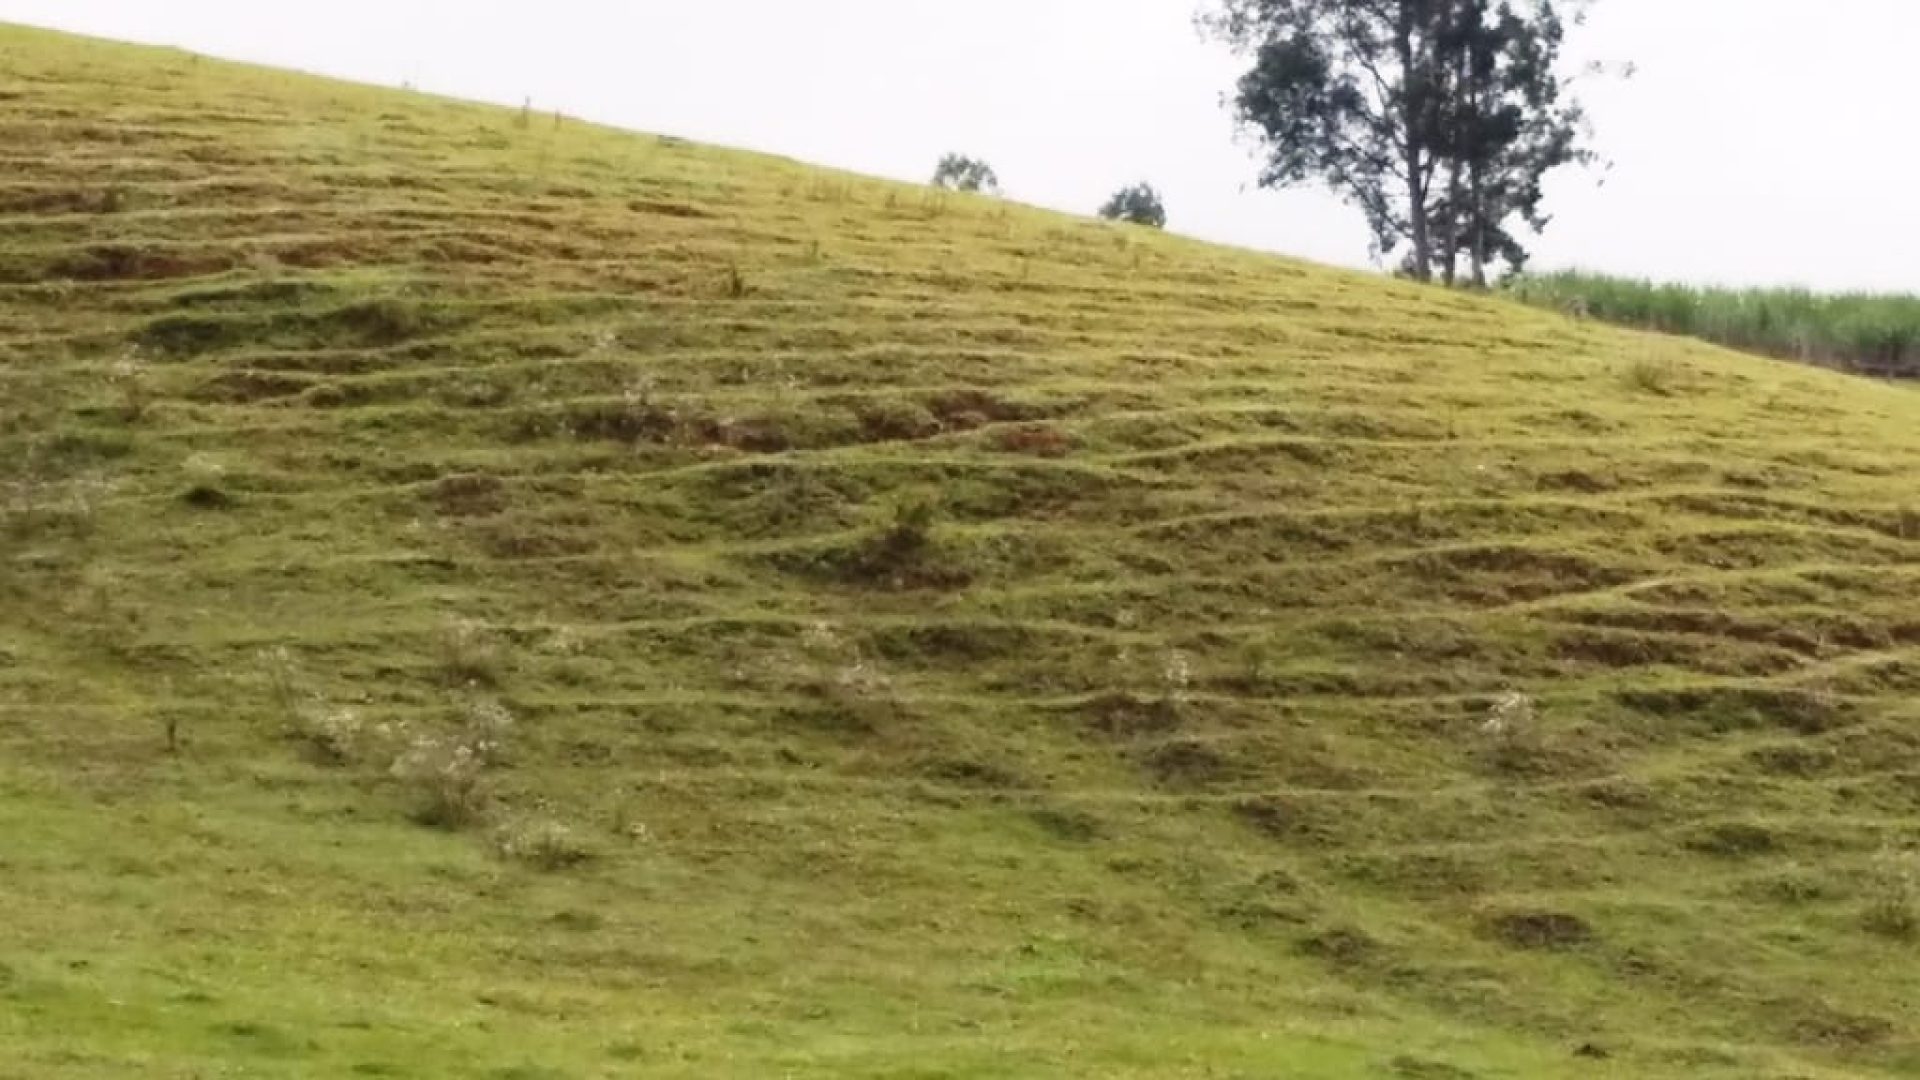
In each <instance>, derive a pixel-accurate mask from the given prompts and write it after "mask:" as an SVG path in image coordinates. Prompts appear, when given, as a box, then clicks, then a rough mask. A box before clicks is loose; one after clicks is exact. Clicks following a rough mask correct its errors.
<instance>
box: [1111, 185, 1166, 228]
mask: <svg viewBox="0 0 1920 1080" xmlns="http://www.w3.org/2000/svg"><path fill="white" fill-rule="evenodd" d="M1100 216H1101V217H1103V218H1106V219H1107V220H1108V221H1125V222H1128V223H1130V224H1134V225H1145V226H1147V227H1148V228H1153V229H1164V228H1166V226H1167V208H1166V206H1165V205H1164V204H1163V203H1162V202H1161V201H1160V193H1159V192H1158V191H1155V190H1154V188H1153V185H1152V184H1134V185H1133V186H1131V187H1124V188H1121V189H1120V190H1119V191H1116V192H1114V193H1113V197H1112V198H1111V199H1108V200H1107V201H1106V204H1105V205H1103V206H1101V207H1100Z"/></svg>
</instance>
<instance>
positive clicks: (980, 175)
mask: <svg viewBox="0 0 1920 1080" xmlns="http://www.w3.org/2000/svg"><path fill="white" fill-rule="evenodd" d="M933 186H934V187H937V188H940V189H942V190H945V191H968V192H978V193H980V194H985V195H998V194H999V193H1000V177H999V176H998V175H996V174H995V173H994V171H993V166H991V165H989V164H987V163H986V162H984V161H981V160H980V159H979V158H972V157H968V156H967V155H965V154H948V155H946V156H945V157H943V158H941V159H940V164H939V166H938V167H936V168H935V169H934V170H933Z"/></svg>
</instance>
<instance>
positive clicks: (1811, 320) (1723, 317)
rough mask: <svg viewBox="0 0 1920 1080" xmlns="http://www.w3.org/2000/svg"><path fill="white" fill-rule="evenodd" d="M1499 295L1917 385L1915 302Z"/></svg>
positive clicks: (1759, 295) (1543, 290) (1604, 288)
mask: <svg viewBox="0 0 1920 1080" xmlns="http://www.w3.org/2000/svg"><path fill="white" fill-rule="evenodd" d="M1506 292H1507V294H1508V295H1509V296H1512V297H1513V298H1515V299H1517V300H1520V301H1523V302H1525V303H1529V304H1534V305H1537V306H1540V307H1544V308H1549V309H1552V310H1555V311H1561V312H1566V313H1568V314H1573V315H1579V316H1590V317H1592V318H1595V319H1602V320H1605V321H1607V322H1612V323H1620V324H1623V325H1626V326H1631V327H1636V328H1639V329H1643V330H1657V331H1660V332H1662V333H1668V334H1685V335H1687V336H1690V337H1697V338H1702V339H1704V340H1706V341H1711V342H1714V343H1715V344H1719V345H1726V346H1729V347H1731V348H1735V349H1744V350H1747V351H1749V352H1757V353H1762V354H1765V355H1768V356H1777V357H1783V358H1786V359H1790V360H1802V361H1806V362H1809V363H1817V364H1824V365H1827V366H1829V367H1837V368H1840V369H1842V370H1846V371H1853V372H1858V373H1861V374H1866V375H1875V376H1880V377H1884V378H1907V379H1912V378H1920V296H1906V295H1899V294H1871V293H1844V294H1837V295H1822V294H1819V293H1814V292H1808V291H1807V290H1805V289H1711V288H1706V289H1703V288H1696V287H1694V286H1691V285H1660V284H1655V283H1653V282H1650V281H1635V280H1632V279H1628V278H1615V277H1605V276H1602V275H1598V274H1584V273H1579V272H1576V271H1561V272H1557V273H1552V274H1538V275H1534V274H1529V275H1526V276H1523V277H1520V278H1517V279H1515V280H1514V281H1512V282H1511V283H1509V284H1508V285H1507V287H1506Z"/></svg>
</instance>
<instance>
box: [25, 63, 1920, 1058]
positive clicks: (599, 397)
mask: <svg viewBox="0 0 1920 1080" xmlns="http://www.w3.org/2000/svg"><path fill="white" fill-rule="evenodd" d="M0 70H4V71H6V72H7V73H8V78H7V79H6V81H5V83H4V84H0V96H3V97H4V104H5V109H4V112H0V130H4V135H5V140H4V144H3V145H4V151H3V152H4V153H5V155H6V159H7V168H6V172H5V175H4V179H0V282H4V284H0V395H4V397H0V402H4V411H3V412H0V463H4V464H3V465H0V469H3V470H4V475H0V485H3V486H0V493H3V494H4V495H5V498H6V502H5V517H4V522H3V523H0V524H3V527H0V1077H4V1078H7V1080H14V1078H32V1080H70V1078H89V1080H91V1078H101V1077H115V1078H118V1077H140V1078H143V1080H144V1078H187V1077H208V1076H216V1075H219V1076H248V1077H334V1076H340V1077H351V1076H388V1077H453V1076H459V1077H492V1078H497V1080H507V1078H520V1080H527V1078H536V1077H539V1078H569V1080H573V1078H592V1077H632V1076H646V1077H688V1078H692V1077H702V1078H705V1077H729V1076H733V1077H773V1076H781V1077H926V1078H931V1077H968V1078H977V1077H1049V1076H1057V1077H1086V1076H1099V1077H1156V1078H1158V1077H1246V1078H1251V1077H1274V1076H1286V1077H1290V1078H1294V1077H1308V1078H1341V1077H1404V1078H1427V1080H1430V1078H1467V1077H1484V1078H1492V1077H1529V1078H1531V1077H1592V1076H1623V1077H1625V1076H1631V1077H1661V1076H1671V1077H1729V1078H1731V1077H1739V1078H1743V1080H1746V1078H1754V1077H1778V1078H1786V1077H1815V1078H1834V1077H1874V1076H1898V1075H1909V1076H1910V1075H1914V1074H1915V1073H1916V1072H1920V1020H1916V1018H1915V1014H1914V1013H1913V1011H1912V1008H1911V1006H1912V1003H1913V1002H1914V1001H1916V1000H1920V943H1917V941H1916V938H1917V937H1920V870H1917V869H1916V862H1915V859H1916V855H1915V851H1916V845H1917V844H1920V481H1916V476H1917V475H1920V473H1917V472H1916V470H1920V395H1917V394H1916V393H1915V392H1914V390H1913V389H1912V388H1908V387H1896V386H1885V385H1878V384H1874V383H1870V382H1866V381H1856V380H1852V379H1849V378H1846V377H1843V376H1841V375H1838V374H1834V373H1830V372H1825V371H1819V370H1814V369H1809V368H1805V367H1801V366H1798V365H1793V364H1785V363H1774V362H1768V361H1764V360H1760V359H1755V358H1750V357H1743V356H1739V355H1735V354H1732V353H1728V352H1722V351H1718V350H1715V349H1713V348H1710V347H1707V346H1704V345H1695V344H1689V343H1685V342H1681V341H1678V340H1673V339H1666V338H1660V337H1655V336H1649V335H1639V334H1634V333H1629V332H1624V331H1617V330H1611V329H1606V328H1602V327H1599V326H1596V325H1593V324H1587V323H1576V322H1572V321H1568V320H1565V319H1562V318H1559V317H1557V316H1554V315H1551V314H1548V313H1544V312H1540V311H1535V310H1531V309H1528V308H1524V307H1521V306H1519V305H1516V304H1509V303H1506V302H1502V301H1497V300H1487V299H1479V298H1472V297H1467V296H1460V295H1453V294H1449V293H1447V292H1444V291H1440V290H1435V289H1425V288H1418V287H1414V286H1411V285H1407V284H1401V283H1396V282H1392V281H1388V280H1384V279H1376V278H1373V277H1368V276H1363V275H1357V274H1351V273H1344V272H1337V271H1332V270H1326V269H1321V268H1317V267H1313V266H1308V265H1304V264H1299V263H1294V262H1289V261H1285V260H1280V259H1274V258H1269V257H1266V256H1261V255H1256V254H1252V253H1246V252H1240V251H1233V250H1225V249H1221V248H1217V247H1209V246H1205V245H1202V244H1198V243H1194V242H1191V241H1187V240H1182V239H1178V238H1174V237H1168V236H1163V235H1160V234H1157V233H1150V232H1145V231H1138V230H1133V229H1128V228H1121V227H1114V226H1108V225H1104V224H1099V223H1095V222H1089V221H1081V220H1076V219H1071V218H1067V217H1062V216H1057V215H1053V214H1047V213H1041V212H1038V211H1033V210H1029V209H1025V208H1022V207H1018V206H1013V205H1008V204H1005V203H1001V202H995V201H987V200H982V199H975V198H969V197H957V196H947V195H942V194H937V193H933V192H929V191H925V190H921V189H917V188H913V187H907V186H900V185H894V184H888V183H883V182H879V181H873V180H866V179H860V178H856V177H852V176H846V175H841V174H836V173H831V172H826V171H821V170H818V169H812V168H806V167H802V166H800V165H797V164H794V163H790V162H786V161H780V160H774V159H770V158H765V157H758V156H754V155H750V154H745V153H736V152H731V151H721V150H714V149H709V148H704V147H698V146H692V145H687V144H684V143H681V142H677V141H674V140H671V139H664V138H653V137H648V136H636V135H630V134H623V133H618V132H613V131H607V130H600V129H595V128H592V127H588V126H585V125H582V124H579V123H576V122H573V121H571V120H564V119H562V120H557V121H556V120H555V119H554V118H553V117H551V116H541V115H532V116H528V115H523V114H520V113H516V112H514V111H510V110H498V109H491V108H483V107H477V106H470V105H463V104H456V103H451V102H446V101H441V100H436V99H432V98H427V97H422V96H419V95H413V94H405V93H399V92H394V91H386V90H377V89H370V88H361V87H355V86H347V85H341V84H336V83H331V82H326V81H321V80H317V79H313V78H308V77H304V76H297V75H292V74H283V73H277V72H270V71H262V70H256V69H250V68H243V67H238V66H233V65H228V64H223V63H215V62H212V61H208V60H203V59H198V58H195V57H192V56H187V55H183V54H180V53H174V52H165V51H156V50H146V49H136V48H128V47H120V46H112V45H105V44H98V43H92V42H86V41H81V40H78V39H73V38H66V37H60V36H56V35H51V34H45V33H39V32H32V31H26V30H20V29H0Z"/></svg>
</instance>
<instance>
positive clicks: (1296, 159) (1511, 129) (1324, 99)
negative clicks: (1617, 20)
mask: <svg viewBox="0 0 1920 1080" xmlns="http://www.w3.org/2000/svg"><path fill="white" fill-rule="evenodd" d="M1569 6H1572V7H1575V8H1578V7H1580V6H1581V3H1580V0H1571V3H1569V2H1568V0H1526V2H1524V3H1520V4H1518V5H1515V4H1512V3H1500V4H1498V5H1496V4H1495V3H1494V2H1493V0H1388V2H1384V3H1382V2H1376V0H1209V3H1208V4H1207V5H1206V6H1205V7H1204V9H1203V11H1204V14H1203V17H1202V22H1203V25H1205V26H1207V27H1208V28H1209V29H1211V30H1212V32H1213V33H1214V34H1215V35H1216V36H1217V37H1219V38H1220V39H1221V40H1223V41H1225V42H1226V43H1227V44H1228V45H1230V46H1231V47H1233V48H1234V50H1235V51H1236V52H1238V53H1240V54H1242V55H1243V56H1245V57H1246V58H1247V59H1248V60H1249V61H1250V64H1251V66H1250V67H1249V69H1248V70H1247V72H1246V73H1245V74H1244V75H1243V76H1242V77H1241V79H1240V83H1239V87H1238V91H1237V93H1236V95H1235V97H1234V99H1233V108H1234V112H1235V116H1236V119H1237V120H1238V121H1239V123H1240V124H1241V126H1242V127H1244V128H1245V129H1247V130H1248V131H1250V132H1252V133H1254V134H1255V135H1257V136H1258V137H1259V138H1260V139H1261V140H1262V142H1263V143H1264V144H1265V146H1266V149H1267V153H1268V156H1267V162H1266V168H1265V171H1264V172H1263V173H1262V174H1261V177H1260V183H1261V184H1262V185H1263V186H1267V187H1289V186H1294V185H1298V184H1303V183H1308V182H1319V183H1324V184H1326V185H1327V186H1329V187H1330V188H1331V189H1332V190H1333V191H1334V192H1335V193H1337V194H1339V195H1341V196H1342V197H1344V198H1345V199H1347V201H1349V202H1351V203H1352V204H1353V205H1355V206H1356V207H1358V208H1359V209H1360V210H1361V212H1362V213H1364V214H1365V215H1366V219H1367V222H1368V224H1369V225H1370V226H1371V227H1372V229H1373V234H1374V244H1375V249H1376V252H1377V253H1378V254H1380V255H1387V254H1391V253H1392V252H1394V251H1395V250H1397V249H1399V248H1400V247H1401V246H1402V245H1404V246H1405V247H1406V255H1405V257H1404V259H1403V260H1402V262H1401V264H1400V265H1401V270H1402V272H1403V273H1404V274H1405V275H1406V276H1408V277H1411V278H1413V279H1415V280H1419V281H1426V280H1429V279H1430V278H1431V277H1433V275H1434V273H1435V271H1436V269H1438V270H1439V271H1440V272H1441V273H1442V275H1443V276H1444V278H1445V280H1446V281H1447V283H1448V284H1452V283H1454V281H1455V280H1456V277H1457V275H1458V272H1459V268H1458V264H1459V262H1460V261H1461V260H1462V259H1466V260H1467V262H1468V273H1469V275H1470V280H1471V281H1472V282H1473V283H1474V284H1475V285H1484V284H1485V283H1486V272H1487V267H1488V266H1489V265H1490V263H1491V262H1492V261H1493V260H1495V259H1504V260H1505V261H1506V262H1507V263H1508V264H1509V265H1511V266H1513V267H1515V268H1518V267H1519V266H1520V265H1521V264H1523V263H1524V262H1525V260H1526V250H1525V248H1524V246H1523V245H1522V244H1521V242H1520V239H1519V238H1518V236H1516V235H1515V228H1516V225H1517V224H1524V225H1526V226H1527V227H1529V228H1531V229H1533V230H1534V231H1536V232H1537V231H1539V230H1541V229H1543V228H1544V227H1545V226H1546V223H1547V218H1546V216H1545V214H1544V213H1543V212H1542V210H1541V205H1540V204H1541V201H1542V198H1543V192H1542V187H1541V182H1542V179H1543V178H1544V177H1545V176H1546V175H1547V174H1548V173H1551V172H1553V171H1554V170H1556V169H1559V168H1561V167H1563V166H1566V165H1570V164H1577V163H1584V162H1587V161H1589V160H1590V158H1591V155H1590V154H1589V153H1588V152H1587V151H1586V150H1585V149H1584V148H1583V147H1582V137H1583V135H1584V133H1585V126H1586V121H1585V116H1584V114H1583V113H1582V111H1581V108H1580V106H1579V104H1578V103H1577V102H1575V101H1574V100H1573V99H1572V95H1571V92H1570V91H1571V81H1570V80H1569V79H1568V78H1567V77H1565V76H1563V75H1562V74H1561V73H1560V72H1559V71H1558V70H1557V69H1558V65H1559V57H1560V50H1561V46H1562V44H1563V38H1564V22H1563V19H1562V16H1561V11H1562V9H1564V8H1566V7H1569Z"/></svg>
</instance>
